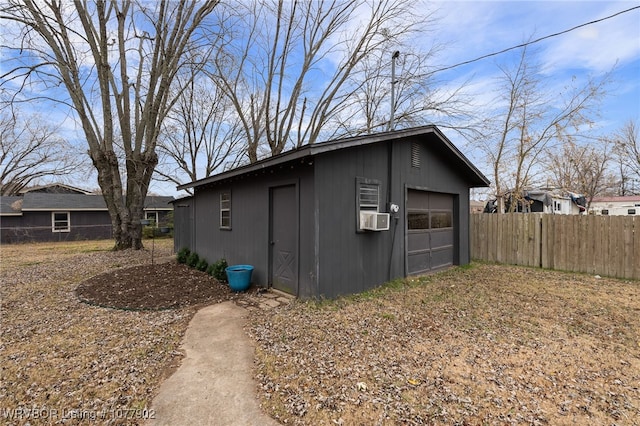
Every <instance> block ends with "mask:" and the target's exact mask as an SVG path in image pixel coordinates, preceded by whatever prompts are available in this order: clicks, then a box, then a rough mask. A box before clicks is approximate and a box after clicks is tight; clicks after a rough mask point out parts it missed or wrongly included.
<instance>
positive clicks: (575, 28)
mask: <svg viewBox="0 0 640 426" xmlns="http://www.w3.org/2000/svg"><path fill="white" fill-rule="evenodd" d="M635 9H640V6H634V7H631V8H629V9H626V10H622V11H620V12H617V13H614V14H613V15H609V16H606V17H604V18H600V19H596V20H595V21H590V22H585V23H584V24H580V25H576V26H575V27H572V28H569V29H568V30H564V31H560V32H557V33H553V34H549V35H546V36H544V37H540V38H537V39H535V40H531V41H528V42H526V43H522V44H519V45H517V46H512V47H509V48H506V49H503V50H500V51H498V52H493V53H488V54H486V55H482V56H478V57H477V58H475V59H470V60H468V61H464V62H459V63H457V64H455V65H450V66H447V67H444V68H439V69H437V70H435V71H432V72H431V74H435V73H437V72H440V71H446V70H450V69H452V68H456V67H459V66H462V65H467V64H471V63H473V62H477V61H480V60H482V59H486V58H490V57H492V56H497V55H501V54H503V53H506V52H509V51H510V50H514V49H520V48H522V47H525V46H528V45H530V44H534V43H539V42H541V41H543V40H546V39H548V38H552V37H557V36H559V35H562V34H566V33H568V32H571V31H574V30H577V29H578V28H582V27H586V26H587V25H593V24H597V23H598V22H602V21H606V20H607V19H611V18H614V17H616V16H618V15H622V14H623V13H627V12H631V11H632V10H635Z"/></svg>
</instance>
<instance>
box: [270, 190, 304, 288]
mask: <svg viewBox="0 0 640 426" xmlns="http://www.w3.org/2000/svg"><path fill="white" fill-rule="evenodd" d="M269 198H270V200H269V204H270V208H269V216H270V217H269V221H270V226H269V258H270V259H269V263H270V272H269V282H270V284H271V286H273V288H275V289H277V290H281V291H284V292H286V293H289V294H293V295H296V296H297V294H298V199H297V192H296V186H295V185H286V186H278V187H274V188H271V189H270V194H269Z"/></svg>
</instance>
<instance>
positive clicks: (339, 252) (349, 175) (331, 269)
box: [316, 144, 402, 298]
mask: <svg viewBox="0 0 640 426" xmlns="http://www.w3.org/2000/svg"><path fill="white" fill-rule="evenodd" d="M387 147H388V145H387V144H377V145H371V146H366V147H355V148H349V149H346V150H342V151H336V152H331V153H326V154H324V155H322V156H319V157H317V159H316V194H317V199H318V224H319V229H320V232H319V236H318V242H319V244H318V253H317V259H318V263H319V282H320V291H319V294H318V296H320V297H328V298H332V297H335V296H338V295H341V294H351V293H358V292H361V291H364V290H367V289H369V288H372V287H374V286H376V285H379V284H382V283H383V282H385V281H387V279H388V278H389V276H388V268H389V261H390V258H391V255H392V254H391V239H392V235H393V234H392V233H393V228H394V226H395V224H394V221H393V220H392V221H391V225H390V231H381V232H357V225H358V218H357V212H356V210H357V207H356V204H357V203H356V198H357V193H356V191H357V185H356V180H357V178H358V177H360V178H367V179H375V180H377V181H379V182H380V203H379V204H380V206H379V208H380V211H381V212H383V211H387V203H388V202H389V200H388V199H387V189H388V186H387V174H388V164H387V149H388V148H387ZM397 232H398V233H400V235H401V232H402V231H401V230H398V231H397ZM396 237H397V238H399V236H398V235H396ZM392 260H393V259H392ZM394 271H395V273H393V272H392V277H393V276H396V274H397V267H396V268H394Z"/></svg>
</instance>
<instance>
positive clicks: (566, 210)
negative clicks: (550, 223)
mask: <svg viewBox="0 0 640 426" xmlns="http://www.w3.org/2000/svg"><path fill="white" fill-rule="evenodd" d="M503 200H504V211H505V212H508V211H511V205H513V204H516V208H515V211H516V212H518V213H547V214H568V215H575V214H582V213H585V211H586V205H587V200H586V198H585V197H584V196H582V195H580V194H576V193H573V192H569V191H563V190H559V189H549V188H542V189H527V190H525V191H523V193H522V195H521V196H520V197H515V196H514V194H513V193H510V192H508V193H506V194H504V196H503ZM497 211H498V200H497V199H494V200H490V201H488V202H487V204H486V205H485V208H484V213H497Z"/></svg>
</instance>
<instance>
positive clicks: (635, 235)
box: [470, 213, 640, 279]
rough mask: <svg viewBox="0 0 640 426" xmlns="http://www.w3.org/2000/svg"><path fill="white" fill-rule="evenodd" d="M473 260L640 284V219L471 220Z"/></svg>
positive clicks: (492, 217)
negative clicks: (605, 277) (535, 267)
mask: <svg viewBox="0 0 640 426" xmlns="http://www.w3.org/2000/svg"><path fill="white" fill-rule="evenodd" d="M470 223H471V257H472V258H473V259H476V260H484V261H489V262H498V263H508V264H512V265H524V266H538V267H543V268H548V269H557V270H564V271H572V272H585V273H589V274H600V275H606V276H611V277H616V278H629V279H640V219H638V218H637V217H634V216H583V215H580V216H571V215H550V214H542V213H531V214H522V213H512V214H486V213H482V214H472V215H471V220H470Z"/></svg>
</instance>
